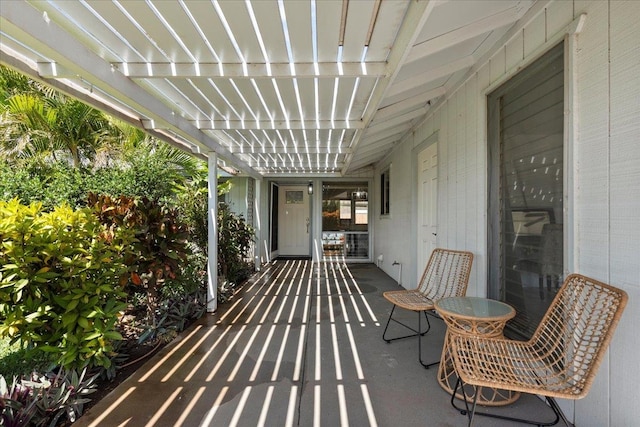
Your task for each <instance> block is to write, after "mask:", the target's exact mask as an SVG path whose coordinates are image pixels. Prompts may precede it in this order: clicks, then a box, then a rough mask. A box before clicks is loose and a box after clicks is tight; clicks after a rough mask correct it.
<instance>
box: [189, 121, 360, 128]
mask: <svg viewBox="0 0 640 427" xmlns="http://www.w3.org/2000/svg"><path fill="white" fill-rule="evenodd" d="M191 123H193V125H194V126H195V127H197V128H198V129H202V130H243V129H244V130H289V129H293V130H305V129H306V130H315V129H363V128H364V122H363V121H362V120H351V121H349V120H320V121H315V120H289V121H288V122H286V121H282V120H276V121H273V122H271V121H269V120H261V121H255V120H244V121H241V120H192V121H191Z"/></svg>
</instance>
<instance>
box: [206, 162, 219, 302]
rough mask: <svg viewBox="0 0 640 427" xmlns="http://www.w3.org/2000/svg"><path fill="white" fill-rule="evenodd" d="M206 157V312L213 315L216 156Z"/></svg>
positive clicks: (216, 277)
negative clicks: (207, 175)
mask: <svg viewBox="0 0 640 427" xmlns="http://www.w3.org/2000/svg"><path fill="white" fill-rule="evenodd" d="M207 157H208V163H209V180H208V182H209V197H208V209H207V211H208V215H207V220H208V229H209V230H208V231H209V242H208V243H209V245H208V246H209V249H208V262H207V273H208V274H207V312H209V313H213V312H215V311H216V310H217V308H218V221H217V219H218V154H217V153H216V152H214V151H210V152H209V153H208V156H207Z"/></svg>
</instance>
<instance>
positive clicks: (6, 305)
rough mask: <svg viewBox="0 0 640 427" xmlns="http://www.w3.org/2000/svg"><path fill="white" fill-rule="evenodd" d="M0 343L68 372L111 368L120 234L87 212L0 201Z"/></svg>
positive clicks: (123, 242)
mask: <svg viewBox="0 0 640 427" xmlns="http://www.w3.org/2000/svg"><path fill="white" fill-rule="evenodd" d="M0 240H1V241H2V246H1V247H0V265H2V270H1V271H0V276H1V277H0V336H2V337H7V336H8V337H10V338H11V339H12V340H13V341H17V340H20V341H22V342H23V343H25V344H28V345H31V346H36V347H37V348H38V349H39V350H42V351H46V352H49V353H51V354H52V355H53V356H54V357H55V359H56V361H57V363H59V364H60V365H61V366H63V367H65V368H76V367H84V366H105V367H108V366H109V365H110V363H111V362H110V359H109V356H110V355H111V350H112V346H113V341H115V340H119V339H121V336H120V334H119V333H118V332H116V329H115V324H116V320H117V317H118V314H119V312H120V310H122V309H123V308H124V307H123V304H121V299H122V297H123V296H124V293H123V292H122V290H121V285H120V284H121V283H122V280H121V279H122V277H123V274H124V273H125V272H126V266H125V265H124V264H123V262H122V259H123V252H124V250H125V248H126V247H128V245H129V244H130V241H131V238H130V236H128V235H127V234H126V231H125V230H116V231H114V230H109V229H106V228H105V227H103V226H102V225H101V224H100V222H99V221H98V218H97V217H96V216H95V215H93V213H92V212H91V210H89V209H79V210H77V211H74V210H72V209H71V208H70V207H68V206H66V205H63V206H61V207H58V208H55V209H54V210H53V211H51V212H48V213H44V212H43V211H42V205H40V204H36V203H34V204H31V205H30V206H25V205H22V204H20V203H19V202H18V201H17V200H12V201H10V202H0Z"/></svg>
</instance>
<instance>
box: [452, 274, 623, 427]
mask: <svg viewBox="0 0 640 427" xmlns="http://www.w3.org/2000/svg"><path fill="white" fill-rule="evenodd" d="M627 298H628V297H627V294H626V292H624V291H622V290H620V289H617V288H614V287H612V286H609V285H606V284H604V283H602V282H599V281H597V280H594V279H590V278H588V277H585V276H582V275H578V274H572V275H570V276H569V277H567V278H566V280H565V282H564V284H563V285H562V287H561V288H560V290H559V291H558V294H557V295H556V297H555V298H554V300H553V302H552V303H551V305H550V306H549V309H548V310H547V312H546V314H545V315H544V317H543V318H542V320H541V322H540V324H539V326H538V328H537V329H536V331H535V333H534V334H533V336H532V337H531V339H530V340H529V341H526V342H522V341H514V340H509V339H505V338H483V337H474V336H470V335H456V336H454V337H452V343H451V344H452V349H451V351H452V353H453V359H454V365H455V369H456V371H457V373H458V376H459V378H460V380H461V381H460V380H459V381H458V384H456V390H457V388H458V387H462V390H463V393H464V385H465V384H467V385H471V386H473V387H479V386H480V387H487V386H488V387H499V388H501V389H507V390H513V391H519V392H522V393H532V394H538V395H542V396H545V397H546V399H547V401H548V402H549V405H550V406H551V408H552V409H553V411H554V413H555V416H556V419H555V420H554V421H553V422H548V423H544V422H539V421H534V420H527V419H517V418H511V417H505V416H502V415H498V414H493V413H479V414H478V415H482V416H490V417H494V418H501V419H506V420H510V421H519V422H524V423H528V424H534V425H554V424H556V423H557V422H558V421H559V418H560V417H561V418H562V419H563V421H564V422H565V423H566V424H567V425H570V424H568V422H567V420H566V419H565V417H564V415H563V414H562V412H561V411H560V409H559V408H558V405H557V404H556V402H555V400H554V398H564V399H581V398H583V397H584V396H586V395H587V393H588V392H589V389H590V387H591V384H592V383H593V380H594V377H595V375H596V373H597V370H598V366H599V365H600V362H601V361H602V358H603V356H604V353H605V351H606V349H607V346H608V345H609V342H610V341H611V337H612V336H613V332H614V330H615V328H616V326H617V324H618V321H619V320H620V316H621V315H622V311H623V310H624V307H625V305H626V304H627ZM477 396H478V393H474V397H473V401H472V403H471V409H470V410H469V402H468V401H467V399H465V406H466V407H467V409H466V411H461V412H462V413H463V414H466V415H468V418H469V426H471V425H472V423H473V418H474V415H475V409H476V398H477ZM451 401H452V404H453V397H452V399H451ZM454 406H455V405H454Z"/></svg>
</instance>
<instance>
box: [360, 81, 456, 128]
mask: <svg viewBox="0 0 640 427" xmlns="http://www.w3.org/2000/svg"><path fill="white" fill-rule="evenodd" d="M446 93H447V90H446V88H445V87H444V86H440V87H437V88H435V89H432V90H430V91H428V92H424V93H420V94H418V95H415V96H412V97H411V98H407V99H404V100H402V101H400V102H396V103H395V104H391V105H387V106H386V107H383V108H380V109H379V110H378V112H377V113H376V115H375V116H374V117H373V120H372V121H371V124H375V123H378V122H380V121H383V120H386V119H388V118H391V117H394V116H396V115H398V114H400V113H403V112H405V111H409V110H411V109H413V108H414V107H415V106H416V105H420V104H425V103H427V101H430V100H432V99H434V98H438V97H440V96H442V95H444V94H446Z"/></svg>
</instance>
